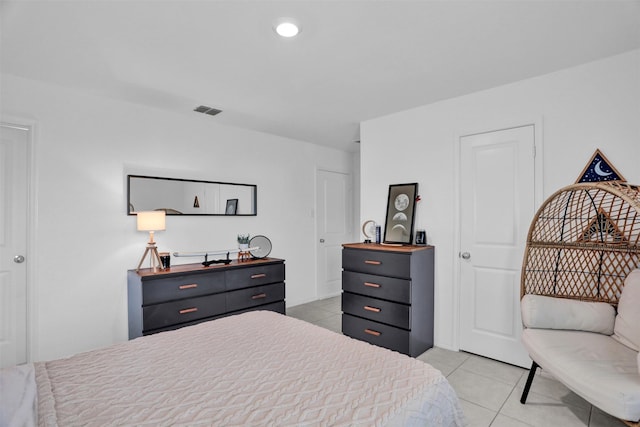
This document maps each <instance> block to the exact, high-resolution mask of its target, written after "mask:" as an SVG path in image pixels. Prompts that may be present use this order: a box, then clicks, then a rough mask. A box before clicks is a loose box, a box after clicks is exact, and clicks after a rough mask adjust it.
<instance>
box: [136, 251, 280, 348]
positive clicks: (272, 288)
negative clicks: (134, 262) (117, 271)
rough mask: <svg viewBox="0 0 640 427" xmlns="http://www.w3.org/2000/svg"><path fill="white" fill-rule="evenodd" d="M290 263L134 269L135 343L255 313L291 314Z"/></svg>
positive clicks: (265, 260) (268, 260)
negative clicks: (288, 297)
mask: <svg viewBox="0 0 640 427" xmlns="http://www.w3.org/2000/svg"><path fill="white" fill-rule="evenodd" d="M284 279H285V268H284V260H282V259H277V258H262V259H254V260H249V261H245V262H241V263H239V262H238V261H231V262H229V263H228V264H217V265H212V266H202V265H201V264H183V265H176V266H173V267H171V270H170V271H166V272H162V271H159V272H158V271H153V270H152V269H142V270H138V271H136V270H129V272H128V284H127V290H128V307H129V308H128V311H129V339H133V338H136V337H139V336H141V335H149V334H153V333H156V332H161V331H167V330H172V329H178V328H181V327H183V326H187V325H194V324H196V323H200V322H204V321H207V320H212V319H216V318H219V317H224V316H228V315H231V314H238V313H242V312H245V311H252V310H270V311H276V312H278V313H282V314H285V302H284V299H285V284H284Z"/></svg>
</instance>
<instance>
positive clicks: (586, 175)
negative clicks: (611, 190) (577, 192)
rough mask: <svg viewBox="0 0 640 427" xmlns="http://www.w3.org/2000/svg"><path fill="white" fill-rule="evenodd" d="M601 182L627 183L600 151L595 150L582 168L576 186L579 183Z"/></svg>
mask: <svg viewBox="0 0 640 427" xmlns="http://www.w3.org/2000/svg"><path fill="white" fill-rule="evenodd" d="M602 181H620V182H627V180H626V179H624V177H623V176H622V174H621V173H620V172H618V169H616V168H615V167H614V166H613V165H612V164H611V162H610V161H609V159H607V158H606V157H605V156H604V154H602V151H600V150H599V149H597V150H596V151H595V152H594V153H593V155H592V156H591V159H590V160H589V163H587V165H586V166H585V167H584V169H583V170H582V172H581V173H580V176H579V177H578V179H577V180H576V184H579V183H581V182H602Z"/></svg>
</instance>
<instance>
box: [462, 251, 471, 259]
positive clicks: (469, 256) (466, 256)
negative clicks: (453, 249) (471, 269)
mask: <svg viewBox="0 0 640 427" xmlns="http://www.w3.org/2000/svg"><path fill="white" fill-rule="evenodd" d="M460 258H462V259H469V258H471V254H470V253H469V252H462V253H461V254H460Z"/></svg>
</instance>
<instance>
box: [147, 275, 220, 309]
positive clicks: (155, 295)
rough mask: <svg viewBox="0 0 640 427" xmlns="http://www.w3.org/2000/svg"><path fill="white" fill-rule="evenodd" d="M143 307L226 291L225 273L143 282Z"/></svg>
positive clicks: (182, 276)
mask: <svg viewBox="0 0 640 427" xmlns="http://www.w3.org/2000/svg"><path fill="white" fill-rule="evenodd" d="M142 287H143V290H142V305H149V304H156V303H160V302H163V301H170V300H175V299H182V298H192V297H197V296H199V295H207V294H213V293H218V292H224V291H225V285H224V272H223V271H220V272H214V273H207V274H187V275H181V276H176V277H166V278H163V279H153V280H144V281H143V282H142Z"/></svg>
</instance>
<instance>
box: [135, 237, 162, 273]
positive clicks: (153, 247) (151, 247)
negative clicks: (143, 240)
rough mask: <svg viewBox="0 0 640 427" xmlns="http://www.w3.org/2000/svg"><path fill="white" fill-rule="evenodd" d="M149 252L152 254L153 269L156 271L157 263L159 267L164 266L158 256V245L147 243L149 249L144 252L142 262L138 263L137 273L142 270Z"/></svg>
mask: <svg viewBox="0 0 640 427" xmlns="http://www.w3.org/2000/svg"><path fill="white" fill-rule="evenodd" d="M149 252H151V268H153V269H154V270H155V269H156V261H157V262H158V267H160V266H162V262H161V261H160V255H158V248H156V243H155V242H153V243H151V242H149V243H147V247H146V248H145V250H144V254H143V255H142V258H141V259H140V262H139V263H138V268H136V271H139V270H140V266H141V265H142V263H143V262H144V259H145V258H146V257H147V254H148V253H149Z"/></svg>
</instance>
